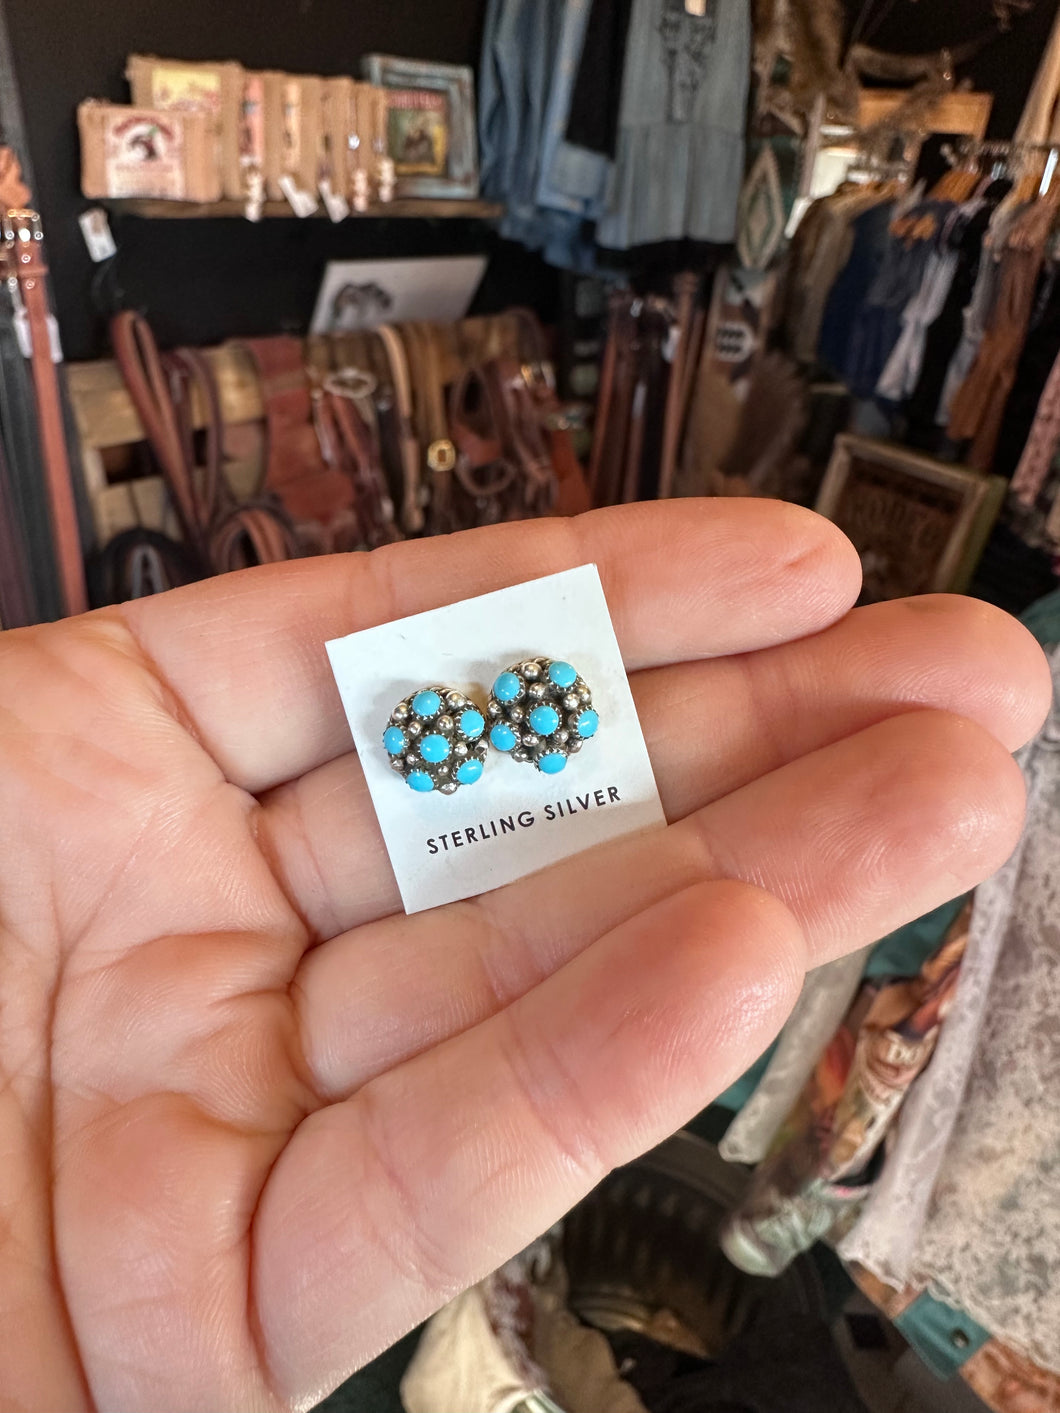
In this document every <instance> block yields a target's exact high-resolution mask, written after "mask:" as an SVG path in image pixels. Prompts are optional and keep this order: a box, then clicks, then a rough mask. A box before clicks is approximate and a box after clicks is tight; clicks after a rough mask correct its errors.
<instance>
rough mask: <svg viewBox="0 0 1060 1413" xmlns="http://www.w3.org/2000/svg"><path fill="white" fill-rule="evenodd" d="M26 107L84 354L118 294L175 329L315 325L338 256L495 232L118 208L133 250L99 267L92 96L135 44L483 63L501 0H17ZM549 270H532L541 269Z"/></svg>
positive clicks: (68, 340) (268, 54)
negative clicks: (86, 232) (89, 217)
mask: <svg viewBox="0 0 1060 1413" xmlns="http://www.w3.org/2000/svg"><path fill="white" fill-rule="evenodd" d="M4 4H5V8H6V13H7V19H8V26H9V29H10V35H11V42H12V46H13V49H14V54H15V66H16V70H17V73H18V79H19V84H20V87H21V92H22V102H23V108H24V111H25V115H26V126H27V130H28V139H29V148H30V157H31V161H32V165H33V172H34V177H35V184H36V189H35V192H34V196H35V199H36V202H37V204H38V206H39V208H40V210H41V213H42V215H43V217H44V220H45V223H46V227H45V228H46V233H47V238H48V244H49V250H50V255H51V263H52V270H53V287H54V291H55V297H56V302H57V305H58V312H59V317H60V321H61V325H62V332H63V340H64V345H65V349H66V353H67V357H69V358H74V359H76V358H88V357H93V356H96V355H98V354H99V353H100V352H101V351H102V349H103V347H104V342H105V328H106V319H107V316H108V315H109V313H110V312H112V310H113V308H114V307H115V305H116V304H117V303H119V302H120V303H122V304H128V305H131V306H135V307H139V308H142V309H144V310H145V311H146V312H147V314H148V315H149V317H150V318H151V320H152V323H153V324H155V326H156V330H157V332H158V334H159V336H160V338H161V339H162V340H163V341H164V342H167V343H172V342H178V341H188V342H202V343H208V342H212V341H214V340H217V339H220V338H223V337H226V336H228V335H232V334H246V335H249V334H254V333H268V332H274V331H277V330H281V329H284V328H290V329H298V328H302V327H304V324H305V321H306V319H307V318H308V315H309V312H310V311H311V309H312V304H313V298H314V295H315V291H316V288H317V285H318V284H319V281H320V276H321V273H322V271H323V266H324V263H325V262H326V261H327V260H328V259H332V258H338V257H344V258H351V257H356V256H359V255H366V256H371V255H417V254H426V253H430V254H443V253H457V252H461V253H462V252H465V251H469V250H475V249H481V248H484V246H485V244H486V243H487V242H488V240H489V236H488V233H486V232H485V230H484V228H483V227H482V226H481V225H480V224H478V223H474V222H465V221H452V222H450V221H445V222H443V221H436V222H419V221H395V220H389V221H379V222H376V221H367V222H352V221H350V222H346V223H344V224H343V225H341V226H338V227H333V226H331V224H330V222H327V221H323V220H315V219H314V220H308V221H301V222H300V221H295V220H290V221H287V220H282V221H263V222H262V223H261V224H260V225H259V226H256V227H255V226H252V225H250V224H249V223H248V222H246V221H243V220H240V219H234V220H221V221H214V220H210V221H143V220H139V219H134V218H122V219H121V221H120V222H116V223H115V235H116V236H117V238H118V241H119V247H120V251H119V256H118V258H117V260H116V261H115V262H113V266H112V267H108V268H106V269H97V267H94V266H93V265H92V264H91V262H90V261H89V259H88V254H87V251H86V250H85V247H84V244H83V242H82V239H81V233H80V228H79V227H78V224H77V215H78V213H79V212H80V211H82V210H84V209H85V208H86V207H87V206H88V204H89V203H88V202H86V201H84V200H83V199H82V197H81V196H80V194H79V193H80V159H79V150H78V141H77V132H76V127H75V110H76V108H77V104H78V103H79V102H80V100H81V99H83V98H86V97H98V98H110V99H114V100H118V101H125V102H127V101H128V88H127V86H126V83H125V79H124V77H123V70H124V65H125V57H126V55H127V54H129V53H130V52H135V51H139V52H141V53H156V54H161V55H164V56H166V57H170V56H172V57H174V58H183V59H230V58H231V59H238V60H240V61H241V62H242V63H244V64H245V65H247V67H248V68H281V69H287V70H288V71H291V72H295V73H298V72H302V73H321V74H343V73H347V74H356V73H358V66H359V62H360V58H361V55H362V54H366V53H370V52H372V51H373V50H375V51H382V52H384V53H398V54H402V55H406V56H408V57H411V58H422V59H440V60H446V61H449V62H453V63H464V64H474V63H475V62H476V60H477V56H478V50H479V43H480V38H481V26H482V21H483V16H484V13H485V0H434V3H431V0H256V3H254V4H246V3H240V0H235V3H231V0H179V3H161V0H155V2H154V3H144V0H104V3H100V4H93V3H91V0H82V3H81V4H73V3H70V0H4ZM536 273H537V272H536V270H532V271H530V275H531V276H532V275H535V274H536Z"/></svg>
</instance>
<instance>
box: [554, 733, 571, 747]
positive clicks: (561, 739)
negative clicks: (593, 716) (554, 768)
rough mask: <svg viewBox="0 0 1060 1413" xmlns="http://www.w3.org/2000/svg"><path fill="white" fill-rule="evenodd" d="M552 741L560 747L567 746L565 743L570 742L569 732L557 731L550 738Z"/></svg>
mask: <svg viewBox="0 0 1060 1413" xmlns="http://www.w3.org/2000/svg"><path fill="white" fill-rule="evenodd" d="M552 739H553V741H555V742H556V743H557V744H558V745H560V746H565V745H566V744H567V742H568V741H569V740H570V732H569V731H557V732H556V733H555V735H554V736H553V737H552Z"/></svg>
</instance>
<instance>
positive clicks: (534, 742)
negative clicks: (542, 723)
mask: <svg viewBox="0 0 1060 1413" xmlns="http://www.w3.org/2000/svg"><path fill="white" fill-rule="evenodd" d="M540 744H541V737H540V736H535V735H534V733H533V732H532V731H528V732H527V733H526V735H525V736H524V737H523V745H524V746H525V747H526V749H527V750H528V751H536V750H537V748H538V746H540Z"/></svg>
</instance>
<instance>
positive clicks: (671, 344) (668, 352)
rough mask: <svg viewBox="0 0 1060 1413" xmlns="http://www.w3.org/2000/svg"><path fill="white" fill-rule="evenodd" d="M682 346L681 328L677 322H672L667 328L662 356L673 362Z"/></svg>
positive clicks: (668, 361)
mask: <svg viewBox="0 0 1060 1413" xmlns="http://www.w3.org/2000/svg"><path fill="white" fill-rule="evenodd" d="M680 347H681V330H680V328H679V327H678V325H677V324H671V325H670V327H669V328H668V329H667V330H666V339H665V341H664V343H663V346H662V356H663V358H664V359H665V360H666V362H667V363H672V362H673V361H674V359H675V358H676V357H677V350H678V349H679V348H680Z"/></svg>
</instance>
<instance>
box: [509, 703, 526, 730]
mask: <svg viewBox="0 0 1060 1413" xmlns="http://www.w3.org/2000/svg"><path fill="white" fill-rule="evenodd" d="M508 720H509V721H510V722H512V723H513V724H514V725H516V726H518V725H519V723H520V722H521V721H525V720H526V712H525V711H524V710H523V709H522V707H521V706H513V707H509V708H508Z"/></svg>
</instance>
